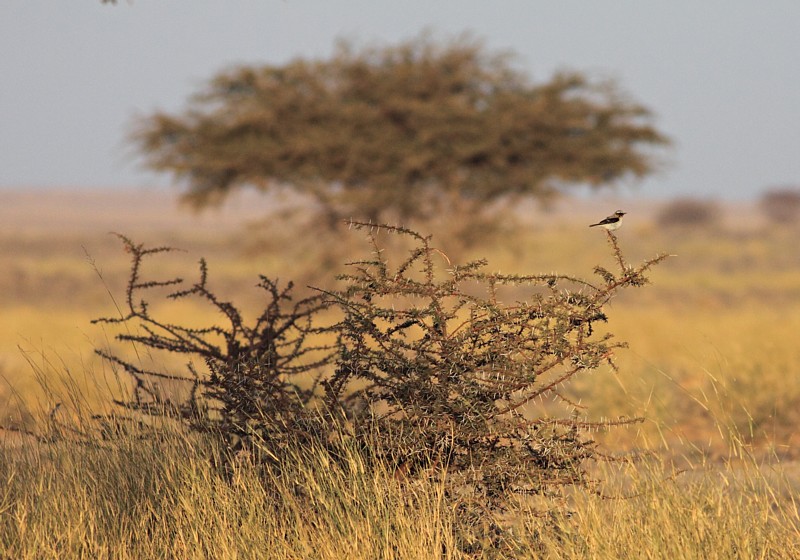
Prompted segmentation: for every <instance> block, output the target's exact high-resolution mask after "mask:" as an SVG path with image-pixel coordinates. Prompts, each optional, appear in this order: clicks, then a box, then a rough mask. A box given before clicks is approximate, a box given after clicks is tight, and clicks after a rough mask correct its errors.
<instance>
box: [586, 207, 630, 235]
mask: <svg viewBox="0 0 800 560" xmlns="http://www.w3.org/2000/svg"><path fill="white" fill-rule="evenodd" d="M624 215H625V212H623V211H622V210H617V211H616V212H614V213H613V214H611V215H610V216H609V217H608V218H606V219H605V220H600V221H599V222H597V223H596V224H592V225H590V226H589V227H594V226H600V227H603V228H605V229H607V230H608V231H614V230H615V229H618V228H619V226H621V225H622V216H624Z"/></svg>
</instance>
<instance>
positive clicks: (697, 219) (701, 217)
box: [656, 198, 720, 227]
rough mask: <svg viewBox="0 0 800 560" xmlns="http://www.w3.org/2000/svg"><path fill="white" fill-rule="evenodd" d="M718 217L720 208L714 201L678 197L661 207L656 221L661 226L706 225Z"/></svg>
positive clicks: (714, 221)
mask: <svg viewBox="0 0 800 560" xmlns="http://www.w3.org/2000/svg"><path fill="white" fill-rule="evenodd" d="M719 218H720V208H719V205H718V204H717V203H716V202H714V201H711V200H698V199H695V198H679V199H676V200H673V201H672V202H669V203H668V204H666V205H665V206H664V207H663V208H661V210H660V211H659V212H658V215H657V216H656V221H657V222H658V225H660V226H662V227H707V226H711V225H714V224H715V223H716V222H717V221H718V220H719Z"/></svg>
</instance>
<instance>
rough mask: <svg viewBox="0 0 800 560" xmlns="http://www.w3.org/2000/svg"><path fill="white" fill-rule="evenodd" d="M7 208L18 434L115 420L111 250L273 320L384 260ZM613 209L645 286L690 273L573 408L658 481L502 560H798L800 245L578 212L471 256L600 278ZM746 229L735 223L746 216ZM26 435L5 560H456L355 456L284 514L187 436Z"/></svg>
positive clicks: (619, 489)
mask: <svg viewBox="0 0 800 560" xmlns="http://www.w3.org/2000/svg"><path fill="white" fill-rule="evenodd" d="M0 199H2V200H0V202H2V205H0V267H1V268H0V308H1V309H2V315H0V376H2V380H0V383H2V385H0V411H2V417H3V419H4V420H3V422H4V424H5V425H7V426H20V425H26V426H30V425H31V422H32V421H33V420H34V419H35V418H40V419H41V418H45V419H46V418H47V417H48V416H47V414H48V412H49V411H50V410H51V407H52V406H53V404H54V403H55V402H69V400H70V399H72V400H74V401H78V402H77V403H75V404H76V405H80V406H73V407H71V409H73V410H77V409H80V408H81V407H84V408H88V409H94V408H102V407H105V406H107V404H105V403H107V401H108V398H109V396H110V395H112V394H119V393H120V391H122V390H123V388H122V387H121V386H120V383H119V381H118V380H117V379H116V377H115V375H114V374H113V372H112V371H111V369H110V368H109V367H108V366H107V365H106V364H103V363H102V362H101V361H100V360H99V359H98V358H96V357H95V356H94V355H93V349H94V348H96V347H107V346H110V347H112V348H118V349H120V350H123V351H124V350H125V349H124V348H121V347H120V346H119V345H118V344H117V343H116V342H114V341H113V340H112V337H113V333H112V332H108V331H107V329H103V328H101V327H98V326H93V325H90V324H89V321H90V320H91V319H93V318H97V317H100V316H114V315H116V314H117V310H116V308H115V305H116V304H121V303H122V300H123V298H124V285H125V281H126V279H127V276H126V275H127V270H128V261H127V255H125V254H124V253H123V252H122V250H121V244H120V243H119V241H118V240H117V239H116V238H114V237H113V236H111V235H108V231H111V230H113V231H119V232H121V233H124V234H126V235H128V236H130V237H131V238H133V239H134V240H136V241H143V242H147V243H151V244H155V245H170V246H175V247H179V248H183V249H186V250H187V251H186V252H185V253H175V254H174V255H172V256H170V257H168V258H164V257H159V259H158V260H157V261H155V262H154V263H152V266H151V268H148V269H147V272H149V273H152V274H153V275H155V276H157V277H161V278H164V277H169V276H172V275H180V276H183V277H187V278H189V279H191V278H193V276H194V274H195V270H196V268H195V264H196V261H197V259H198V258H199V257H201V256H204V257H206V258H207V260H208V262H209V267H210V278H211V283H212V286H213V287H215V288H217V289H218V290H219V291H220V292H221V293H222V294H224V295H225V296H227V297H230V298H231V299H235V300H236V301H239V302H241V303H242V304H243V305H244V306H245V307H247V308H252V309H254V310H257V309H258V304H259V294H258V292H257V291H256V290H255V289H254V285H255V283H256V281H257V275H258V274H259V273H263V274H266V275H268V276H270V277H278V278H280V279H282V280H289V279H291V278H298V279H299V283H300V286H301V289H302V287H303V286H304V285H306V284H312V285H315V286H322V287H325V286H328V285H331V284H330V283H331V282H332V276H333V274H334V273H335V272H336V271H334V272H327V273H326V274H325V275H324V276H320V275H319V274H318V272H319V271H318V268H315V265H316V264H317V263H319V262H321V261H323V260H330V258H331V256H333V257H336V258H337V262H338V261H343V260H345V259H346V256H347V255H349V256H350V257H352V256H363V255H364V252H365V251H368V250H369V247H368V246H367V244H366V243H364V241H363V237H362V234H360V233H356V232H354V233H352V234H351V236H350V237H349V238H348V239H349V241H347V246H346V247H338V248H336V250H335V252H333V255H331V252H332V251H334V250H333V249H331V248H328V247H326V246H325V244H324V243H321V242H320V240H319V239H318V238H317V234H316V233H315V232H313V231H311V230H307V231H306V232H305V233H302V232H301V233H298V232H297V231H296V230H287V228H286V227H285V226H284V225H283V224H284V222H282V221H281V220H280V219H279V218H278V217H274V218H273V219H272V220H267V221H266V222H265V223H263V224H262V226H261V227H259V228H256V227H250V228H248V227H244V226H242V221H248V220H256V219H258V218H259V217H260V216H263V215H265V212H266V207H265V205H264V204H263V202H256V201H255V199H244V200H240V201H238V202H236V201H234V203H233V204H232V205H231V206H229V207H228V208H226V209H224V210H222V211H216V212H212V213H207V214H203V215H200V216H192V215H191V214H188V213H187V212H185V211H179V210H178V209H177V207H176V205H175V204H174V202H173V201H172V197H171V195H169V193H166V194H165V193H157V192H151V193H139V194H134V195H131V194H130V193H123V194H121V193H116V194H109V193H74V194H71V195H70V194H64V193H39V194H30V193H27V194H26V193H5V194H2V195H0ZM618 206H622V207H625V209H626V210H628V211H629V212H630V215H629V216H628V218H630V220H629V221H628V222H627V223H626V227H624V228H623V229H621V230H620V232H619V240H620V244H621V246H622V248H623V251H624V253H625V254H626V257H627V258H628V260H629V262H631V263H637V262H639V261H641V260H642V259H645V258H648V257H652V256H654V255H655V254H656V253H658V252H668V253H671V254H674V255H676V256H675V257H674V258H671V259H668V260H667V261H666V262H665V263H663V264H661V265H659V266H658V267H657V268H656V269H654V270H653V272H652V274H651V280H652V282H653V283H652V285H650V286H646V287H643V288H639V289H636V290H630V291H628V292H627V293H625V294H623V295H622V296H620V297H618V298H617V299H615V300H613V301H612V302H611V303H610V304H609V306H608V309H607V311H608V316H609V323H608V326H607V328H608V329H609V331H611V332H613V333H614V334H615V335H616V336H617V337H618V338H619V339H620V340H624V341H627V342H628V343H629V345H630V347H629V348H628V349H625V350H621V351H619V352H618V355H617V359H616V361H617V364H618V366H619V371H618V372H616V373H615V372H613V371H610V370H599V371H596V372H594V373H592V374H589V375H586V376H584V377H582V378H580V379H578V380H577V381H576V382H575V383H574V384H573V386H572V387H570V389H569V391H570V392H571V395H572V397H573V398H575V399H579V400H580V402H581V403H583V404H585V405H586V406H587V414H588V416H589V417H590V418H593V419H600V418H616V417H619V416H626V417H630V416H642V417H644V418H645V421H644V423H642V424H637V425H635V426H633V427H627V428H624V427H623V428H618V429H614V430H611V431H610V432H609V433H607V434H597V438H598V439H599V440H600V441H601V442H602V443H603V444H604V448H605V450H606V451H608V452H610V453H619V452H622V451H626V450H642V449H646V450H655V451H656V453H657V455H656V457H657V459H650V460H648V461H644V462H643V463H640V464H638V466H637V467H635V468H634V467H630V468H628V469H627V470H626V471H625V472H624V473H619V472H611V471H610V470H609V469H611V467H609V466H605V467H598V469H600V471H603V470H604V469H605V472H598V476H601V477H603V478H605V479H608V480H609V490H608V494H609V495H614V496H622V495H626V496H633V497H630V498H628V499H609V498H608V496H606V497H605V498H604V497H600V496H596V495H586V494H581V493H576V494H575V495H574V496H573V497H572V498H571V502H570V508H569V509H570V510H571V512H572V515H571V517H569V518H566V517H565V518H563V519H556V520H555V523H552V522H551V523H549V524H548V525H547V527H549V529H548V530H544V529H542V527H543V525H541V519H540V517H537V516H536V515H534V514H533V513H530V514H521V515H520V517H519V519H518V522H517V525H518V526H517V527H516V530H517V531H518V532H519V533H520V534H524V535H530V538H529V539H527V540H526V539H524V538H523V539H522V540H521V543H527V544H525V545H524V546H523V544H519V546H523V548H520V549H518V550H514V551H506V552H507V555H508V556H509V557H532V558H534V557H542V558H679V557H680V558H734V557H736V558H759V557H763V558H793V557H798V556H800V554H798V547H800V536H799V535H798V529H799V528H800V518H799V517H798V509H797V507H798V506H797V504H796V503H795V501H794V496H795V495H796V493H797V490H798V488H800V472H799V471H800V468H798V466H797V465H798V463H797V460H798V451H800V432H798V430H797V428H796V427H797V426H798V424H799V423H800V366H798V364H800V344H798V343H797V340H798V334H797V333H798V332H800V249H798V246H797V243H796V239H797V230H790V229H778V228H767V227H765V226H764V225H763V224H759V223H747V224H745V228H744V229H743V228H742V227H740V225H739V224H740V221H738V220H736V219H733V220H731V223H723V224H721V225H718V226H716V227H714V228H691V227H689V228H680V229H677V230H675V229H670V228H666V229H665V228H661V227H657V225H656V223H655V221H654V219H653V216H654V208H653V205H648V204H645V203H642V202H638V203H632V202H628V203H627V204H626V203H625V202H618V201H613V202H611V201H604V202H603V203H602V204H601V203H598V202H594V203H587V202H575V201H573V202H572V203H570V205H563V206H558V207H556V208H555V210H554V211H553V212H551V213H550V214H546V215H545V214H540V213H534V212H536V211H532V213H531V214H530V215H528V216H527V217H523V218H522V219H521V222H522V225H523V227H521V228H520V229H518V230H515V231H514V232H513V233H511V232H509V234H508V235H504V236H501V237H500V238H499V239H498V241H497V242H496V243H494V244H492V245H491V246H484V247H481V248H479V249H475V250H474V251H473V252H472V253H471V254H467V255H464V256H465V257H475V258H477V257H486V258H488V260H489V269H490V270H497V271H501V272H504V273H520V274H533V273H548V272H558V273H564V274H572V275H577V276H580V277H585V278H588V277H590V276H591V275H592V269H593V267H594V266H595V265H598V264H599V265H603V266H607V267H610V266H612V264H613V257H612V255H611V252H610V250H609V248H608V245H607V242H606V239H605V235H604V234H603V232H600V231H596V230H594V229H592V230H589V229H588V228H587V227H586V224H588V223H589V222H590V221H591V220H592V218H595V217H597V216H601V217H602V216H604V215H606V214H608V213H610V212H611V211H613V210H614V209H616V208H617V207H618ZM740 210H741V209H738V208H729V209H728V212H729V216H732V217H733V218H735V217H736V216H737V214H738V212H739V211H740ZM626 219H627V218H626ZM436 239H437V241H435V243H434V244H435V245H437V246H439V247H441V248H442V250H443V252H445V253H447V254H451V255H453V254H459V253H460V252H459V251H457V250H455V249H451V248H450V247H448V240H447V239H446V237H442V238H441V239H440V238H438V237H437V238H436ZM341 270H343V268H342V269H340V270H339V271H341ZM510 297H519V298H524V297H525V294H524V291H522V290H520V291H518V292H514V293H513V294H511V295H510ZM158 312H159V313H163V314H164V316H167V317H172V318H174V319H175V320H176V321H178V322H180V323H181V324H198V325H200V324H208V323H209V322H214V321H216V320H217V319H218V317H215V316H214V315H213V314H211V312H210V311H209V310H208V309H204V308H202V307H200V306H193V305H186V304H181V305H177V304H174V305H166V304H165V305H162V306H161V307H159V308H158ZM254 312H255V311H254ZM179 363H180V360H178V361H177V362H172V363H169V362H167V363H165V367H169V366H172V365H178V364H179ZM14 435H15V434H13V433H9V434H8V435H7V437H6V442H7V445H8V446H9V448H11V447H13V448H14V449H15V451H14V452H13V453H6V454H4V458H3V460H2V462H0V470H2V473H3V476H4V477H5V479H6V481H7V483H6V485H5V489H4V490H3V492H4V493H3V494H2V495H0V515H1V516H2V518H0V519H1V520H0V523H1V524H2V527H0V551H2V552H3V554H2V556H3V557H14V558H47V557H93V558H150V557H154V558H209V557H215V558H258V557H270V558H341V557H351V558H378V557H380V558H457V557H459V556H458V553H457V547H454V546H453V543H452V542H451V541H452V538H453V537H452V534H451V533H452V532H451V531H450V530H449V528H450V527H451V526H452V524H453V523H454V515H455V514H454V512H452V511H448V510H447V508H446V507H444V506H443V502H442V500H441V496H440V488H439V487H438V486H437V484H436V481H431V482H430V483H426V484H420V486H418V487H414V488H413V489H411V490H409V488H408V487H407V486H403V485H402V484H401V483H400V482H398V481H396V480H394V479H393V478H392V476H391V475H390V474H388V473H381V472H378V473H375V472H368V471H367V470H365V469H363V468H361V467H359V466H358V465H359V464H360V463H359V461H360V459H359V457H358V456H357V454H355V453H354V454H353V455H352V457H349V459H348V460H349V461H351V462H352V463H353V465H354V466H353V468H352V469H350V471H349V472H348V473H347V474H346V475H345V474H343V473H340V472H337V471H335V469H330V468H329V466H328V465H325V464H324V456H323V455H322V454H321V453H320V452H318V451H315V450H298V452H297V457H298V458H297V464H296V465H294V466H293V468H294V469H295V471H294V474H293V475H292V476H293V477H294V478H292V481H291V483H290V482H288V481H287V480H288V479H287V480H284V481H282V482H281V484H278V485H277V487H278V488H279V492H280V493H281V496H282V499H281V500H280V501H279V503H280V505H279V506H276V505H275V501H274V500H270V499H269V498H268V496H266V495H265V494H264V489H263V487H262V485H260V484H259V483H258V482H257V479H258V476H257V473H256V472H255V471H254V469H253V467H251V466H248V465H247V464H243V465H241V466H240V467H239V468H238V470H237V471H236V472H235V473H234V475H233V479H232V481H231V480H223V479H221V478H220V477H219V475H218V474H215V472H214V471H213V470H212V469H209V468H208V458H207V457H208V453H207V452H206V451H207V450H205V448H204V447H203V446H204V445H207V444H206V443H204V442H200V441H197V440H196V439H195V438H193V437H192V436H188V435H186V434H181V433H179V432H176V433H175V434H174V435H173V436H171V437H169V438H166V439H164V440H163V441H159V442H150V443H143V442H141V441H139V440H137V439H136V438H129V439H123V440H122V441H120V442H117V443H114V444H108V445H104V446H100V447H99V448H97V449H91V450H89V449H84V448H77V449H76V448H75V447H74V446H68V445H63V444H59V445H52V446H42V445H40V444H33V443H27V444H26V445H23V446H22V447H21V448H20V447H19V445H18V444H19V438H18V437H17V438H16V439H15V437H14ZM23 439H24V438H23ZM679 471H681V472H682V474H677V473H678V472H679ZM297 486H302V487H304V488H308V489H311V490H310V491H311V494H312V495H314V496H315V497H316V498H315V501H314V503H313V505H309V503H308V500H300V499H299V498H297V496H296V494H295V493H294V492H295V489H296V487H297ZM276 508H277V509H276ZM551 521H552V520H551ZM553 527H557V528H558V530H555V531H554V530H553ZM525 547H527V548H525ZM264 551H268V553H267V552H264Z"/></svg>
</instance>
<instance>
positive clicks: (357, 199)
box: [132, 35, 667, 220]
mask: <svg viewBox="0 0 800 560" xmlns="http://www.w3.org/2000/svg"><path fill="white" fill-rule="evenodd" d="M651 121H652V117H651V115H650V113H649V111H648V110H647V109H646V108H645V107H643V106H642V105H640V104H638V103H635V102H632V101H630V100H629V99H628V98H627V97H626V96H625V95H623V94H622V93H621V92H620V91H619V89H618V88H617V87H616V86H615V85H614V84H613V83H609V82H604V83H593V82H591V81H590V80H588V79H587V78H586V77H585V76H583V75H581V74H579V73H560V74H557V75H555V76H554V77H552V79H551V80H550V81H548V82H545V83H541V84H533V83H531V81H530V80H529V79H528V77H527V76H526V75H525V74H523V73H522V72H520V71H518V70H516V69H515V68H514V66H513V65H512V60H511V58H510V57H509V56H507V55H503V54H495V53H490V52H487V51H486V49H485V48H484V46H483V44H482V43H481V42H480V41H477V40H475V39H473V38H471V37H461V38H459V39H456V40H452V41H449V42H445V43H440V42H436V41H434V40H432V39H431V38H430V37H428V36H426V35H423V36H421V37H417V38H416V39H414V40H411V41H408V42H404V43H401V44H399V45H394V46H386V47H366V48H355V47H353V46H352V45H351V44H348V43H340V44H339V45H338V46H337V48H336V50H335V52H334V54H333V56H332V57H331V58H330V59H327V60H305V59H297V60H294V61H292V62H289V63H287V64H284V65H263V66H242V67H238V68H233V69H230V70H227V71H224V72H222V73H220V74H219V75H217V76H215V77H213V79H211V80H210V82H209V83H208V84H207V86H205V87H204V88H203V90H202V91H200V92H198V93H196V94H195V95H194V96H193V97H192V98H191V99H190V100H189V103H188V107H187V109H186V110H185V111H184V112H182V113H181V114H167V113H163V112H157V113H154V114H152V115H148V116H144V117H142V118H141V119H140V120H139V121H138V122H137V125H136V127H135V129H134V131H133V134H132V138H133V140H134V142H135V144H136V145H137V147H138V148H139V150H140V151H141V152H142V153H143V154H144V156H145V160H146V163H147V165H148V166H149V167H151V168H153V169H155V170H161V171H166V172H171V173H172V174H174V176H175V177H176V179H178V181H180V182H181V183H183V184H184V185H185V186H186V189H187V190H186V191H185V197H186V198H187V199H188V200H189V201H190V202H192V203H193V204H195V205H198V206H205V205H208V204H213V203H216V202H219V201H220V200H222V199H224V197H225V195H226V194H228V193H229V192H231V191H232V190H234V189H238V188H241V187H255V188H258V189H262V190H265V191H268V190H271V189H279V188H287V187H288V188H291V189H295V190H297V191H299V192H301V193H304V194H307V195H311V196H313V197H314V198H315V199H316V200H317V201H318V202H319V203H320V208H321V209H323V210H324V212H326V213H327V214H328V215H329V216H330V217H333V218H336V217H339V216H358V217H362V218H368V219H374V220H383V219H386V218H388V217H391V218H396V219H409V218H415V217H426V216H428V215H435V214H436V213H438V212H442V211H467V212H475V211H477V210H478V209H479V208H483V207H486V206H487V205H490V204H492V203H495V202H497V201H504V200H505V201H509V200H515V199H517V198H518V197H520V196H523V197H536V198H539V197H545V196H547V195H549V194H552V193H553V192H555V191H558V190H561V189H563V188H565V187H566V186H568V185H570V184H579V183H588V184H590V185H592V186H594V187H602V186H607V185H611V184H614V183H615V182H617V181H618V180H620V179H623V178H625V177H627V176H632V177H642V176H645V175H647V174H648V173H650V172H651V171H652V170H653V169H654V165H655V161H654V159H653V151H652V150H650V149H649V148H651V147H653V146H658V145H662V144H665V143H666V142H667V139H666V138H665V136H663V135H662V134H661V133H660V132H659V131H657V130H656V129H655V128H654V127H653V126H652V124H651Z"/></svg>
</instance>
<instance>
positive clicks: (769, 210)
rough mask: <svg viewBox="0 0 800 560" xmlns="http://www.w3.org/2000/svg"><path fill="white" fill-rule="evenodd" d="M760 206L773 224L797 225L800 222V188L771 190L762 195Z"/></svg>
mask: <svg viewBox="0 0 800 560" xmlns="http://www.w3.org/2000/svg"><path fill="white" fill-rule="evenodd" d="M759 206H760V207H761V211H762V212H764V214H766V216H767V218H769V220H770V221H771V222H774V223H778V224H795V223H797V222H798V220H800V188H791V187H781V188H774V189H770V190H768V191H766V192H765V193H764V194H763V195H761V200H760V202H759Z"/></svg>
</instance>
